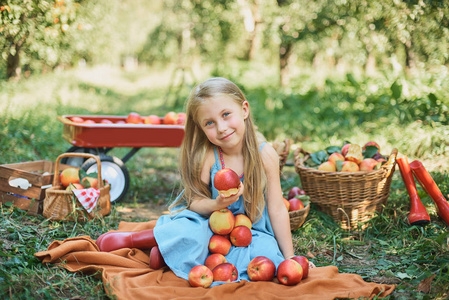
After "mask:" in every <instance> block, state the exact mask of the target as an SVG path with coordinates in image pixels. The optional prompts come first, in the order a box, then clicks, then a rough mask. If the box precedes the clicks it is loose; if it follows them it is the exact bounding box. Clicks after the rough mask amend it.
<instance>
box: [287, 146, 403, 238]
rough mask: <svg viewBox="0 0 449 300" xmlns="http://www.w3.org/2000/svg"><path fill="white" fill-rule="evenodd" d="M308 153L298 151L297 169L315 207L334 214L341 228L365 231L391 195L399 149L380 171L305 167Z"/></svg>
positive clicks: (296, 158) (296, 153) (296, 157)
mask: <svg viewBox="0 0 449 300" xmlns="http://www.w3.org/2000/svg"><path fill="white" fill-rule="evenodd" d="M308 156H309V153H307V152H305V151H304V150H302V149H300V148H299V149H297V150H296V151H295V170H296V172H297V173H298V175H299V177H300V180H301V185H302V188H303V189H304V190H305V192H306V193H307V195H309V196H310V201H311V202H312V203H313V204H315V205H316V207H317V208H318V209H319V210H321V211H323V212H325V213H327V214H329V215H330V216H332V218H333V219H334V220H335V221H336V222H337V223H340V225H341V228H343V229H350V230H363V229H365V228H366V226H367V224H366V222H367V221H369V220H370V219H371V218H372V217H373V216H374V215H375V214H376V212H380V211H382V208H383V206H384V205H385V204H386V202H387V199H388V197H389V195H390V185H391V180H392V177H393V173H394V168H395V164H396V156H397V149H394V150H393V151H392V153H391V155H390V157H389V158H388V161H387V162H386V163H385V164H384V165H383V166H382V167H381V168H380V169H378V170H374V171H369V172H368V171H364V172H326V171H320V170H316V169H312V168H308V167H305V166H304V161H306V160H307V159H308Z"/></svg>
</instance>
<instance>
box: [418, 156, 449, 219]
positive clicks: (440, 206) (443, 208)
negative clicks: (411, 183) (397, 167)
mask: <svg viewBox="0 0 449 300" xmlns="http://www.w3.org/2000/svg"><path fill="white" fill-rule="evenodd" d="M410 168H411V169H412V172H413V175H414V176H415V178H416V179H417V180H418V182H419V183H420V184H421V186H422V188H423V189H424V190H425V191H426V193H427V194H428V195H429V196H430V197H431V198H432V199H433V202H434V203H435V205H436V206H437V212H438V215H439V216H440V218H442V219H443V220H444V222H445V223H446V225H448V226H449V203H448V202H447V200H446V198H444V196H443V194H442V193H441V191H440V189H439V188H438V186H437V185H436V183H435V181H433V179H432V176H430V174H429V172H427V170H426V168H424V166H423V164H422V163H421V162H420V161H418V160H415V161H412V162H411V163H410Z"/></svg>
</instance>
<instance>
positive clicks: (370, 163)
mask: <svg viewBox="0 0 449 300" xmlns="http://www.w3.org/2000/svg"><path fill="white" fill-rule="evenodd" d="M378 163H379V162H378V161H377V160H375V159H374V158H365V159H364V160H362V162H361V163H360V165H359V168H360V171H372V170H374V167H375V166H377V164H378Z"/></svg>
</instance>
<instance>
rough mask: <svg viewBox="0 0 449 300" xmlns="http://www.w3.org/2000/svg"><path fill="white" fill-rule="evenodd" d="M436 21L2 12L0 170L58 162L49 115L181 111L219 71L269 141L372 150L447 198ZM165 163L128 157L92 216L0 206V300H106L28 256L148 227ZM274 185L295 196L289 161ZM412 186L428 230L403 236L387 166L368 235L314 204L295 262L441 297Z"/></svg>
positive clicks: (416, 6)
mask: <svg viewBox="0 0 449 300" xmlns="http://www.w3.org/2000/svg"><path fill="white" fill-rule="evenodd" d="M448 16H449V5H448V4H447V1H443V0H441V1H388V0H374V1H356V2H355V3H352V2H350V1H327V0H319V1H313V2H310V1H303V0H290V1H289V0H283V1H281V0H278V1H260V0H232V1H221V0H218V1H212V0H202V1H196V0H189V1H188V0H168V1H144V0H136V1H130V0H124V1H117V0H112V1H106V0H92V1H83V0H80V1H68V0H58V1H41V0H33V1H32V0H25V1H18V0H9V1H0V53H1V57H0V125H1V126H0V151H1V152H0V153H1V155H0V164H6V163H16V162H25V161H32V160H41V159H45V160H51V161H54V160H55V159H56V157H57V156H58V155H59V154H61V153H63V152H65V151H66V150H67V149H68V148H69V147H70V144H69V143H68V142H66V141H65V140H63V139H62V124H61V123H60V122H58V121H57V119H56V117H57V116H59V115H63V114H111V115H127V114H128V113H129V112H131V111H136V112H139V113H140V114H142V115H149V114H158V115H163V114H165V113H166V112H167V111H170V110H174V111H182V110H183V104H184V101H185V99H186V97H187V96H188V93H189V91H190V89H191V88H192V87H193V86H194V85H195V83H198V82H200V81H202V80H204V79H206V78H208V77H210V76H223V77H227V78H229V79H231V80H233V81H234V82H236V83H237V84H238V85H239V86H240V87H241V88H242V89H243V91H244V92H245V94H246V95H247V98H248V99H249V101H250V104H251V107H252V109H253V116H254V118H255V121H256V123H257V125H258V127H259V130H260V131H261V132H262V133H263V134H264V135H265V136H266V137H267V139H268V140H270V141H274V140H283V139H285V138H290V139H292V140H293V141H294V145H293V150H294V149H296V148H298V147H302V148H304V149H306V150H307V151H310V152H313V151H318V150H321V149H324V148H325V147H327V146H330V145H342V144H343V143H344V141H350V142H353V143H359V144H364V143H365V142H366V141H369V140H375V141H377V143H378V144H379V145H380V146H381V147H382V153H384V154H389V153H390V152H391V150H392V149H393V148H397V149H398V150H399V152H401V153H403V154H406V155H408V156H409V161H411V160H414V159H419V160H421V161H422V162H423V163H424V165H425V166H426V168H427V169H428V170H429V171H430V172H431V174H432V176H433V178H434V179H435V181H436V182H437V184H438V186H439V188H440V189H441V191H442V192H443V194H444V195H447V194H448V193H449V175H448V166H449V155H448V154H449V126H448V122H449V113H448V112H449V108H448V106H449V100H448V99H449V88H448V87H449V74H448V62H449V19H448ZM112 151H114V152H115V153H116V156H119V157H121V156H122V155H121V153H123V152H124V151H128V149H120V148H117V149H114V150H112ZM176 159H177V149H158V148H145V149H142V150H141V151H139V153H138V154H137V155H135V156H134V157H133V158H132V159H131V160H130V161H129V162H127V168H128V170H129V171H130V177H131V187H130V190H129V192H128V194H127V195H126V197H125V199H123V200H122V202H120V203H118V204H117V205H115V206H114V207H113V210H112V213H111V215H110V216H107V217H106V218H104V220H97V221H90V222H87V223H83V224H80V223H73V222H49V221H47V220H45V219H44V218H43V217H32V216H28V215H26V213H25V212H24V211H21V210H18V209H15V208H14V207H12V206H11V205H8V204H5V205H2V206H1V210H0V213H1V215H0V235H1V240H0V243H1V250H0V261H1V265H0V295H1V298H2V299H28V298H41V299H53V298H76V297H79V298H83V299H99V298H100V299H101V298H107V297H106V295H105V293H104V291H103V286H102V282H101V280H99V279H98V277H97V276H95V275H93V276H86V275H82V274H72V273H69V272H67V271H65V270H64V269H62V268H59V267H55V266H53V265H49V266H45V265H42V264H41V263H40V262H39V261H38V260H37V259H35V258H34V256H33V254H34V253H35V252H37V251H41V250H45V249H46V248H47V247H48V245H49V243H50V242H52V241H53V240H62V239H65V238H68V237H74V236H79V235H84V234H87V235H90V236H92V237H93V238H96V237H98V236H99V235H100V234H101V233H103V232H105V231H108V230H110V229H115V228H117V225H118V222H120V220H124V219H126V220H133V221H145V220H147V219H148V218H156V217H157V216H158V214H159V213H161V212H163V211H164V210H165V209H166V205H167V203H169V202H170V201H171V200H173V198H174V196H175V195H176V194H177V192H178V191H179V188H180V187H179V176H178V173H177V160H176ZM289 162H290V163H292V162H293V159H292V157H291V156H290V158H289ZM281 179H282V182H281V183H282V186H283V189H284V191H288V190H289V189H290V188H291V187H292V186H300V185H301V183H300V181H299V177H298V175H297V174H296V173H295V171H294V168H293V167H292V166H286V167H285V168H284V170H283V174H282V178H281ZM418 189H419V193H420V196H421V199H422V201H423V203H424V205H425V206H426V207H427V209H428V211H429V214H430V215H431V218H432V222H431V224H429V225H427V226H425V227H415V226H410V225H408V223H407V214H408V212H409V200H408V195H407V193H406V190H405V187H404V184H403V183H402V180H401V178H400V174H399V172H398V171H397V172H396V173H395V174H394V177H393V183H392V187H391V195H390V198H389V199H388V202H387V205H386V207H385V209H384V210H383V212H382V213H380V214H379V215H378V216H377V217H375V218H374V219H372V220H371V221H370V223H369V226H368V229H366V230H365V231H362V232H348V231H345V230H342V229H340V228H339V227H338V225H337V224H335V223H334V222H333V221H332V219H331V218H330V217H328V216H326V215H324V214H322V213H320V212H318V211H317V210H315V209H314V208H313V207H312V209H311V212H310V214H309V216H308V218H307V221H306V223H305V224H304V225H303V226H302V227H301V228H300V229H298V230H297V231H295V232H294V233H293V237H294V245H295V249H296V252H297V253H298V254H304V255H308V256H309V258H310V259H311V260H312V261H313V262H314V263H315V264H316V265H317V266H325V265H335V266H337V267H339V269H340V272H351V273H357V274H360V275H361V276H362V277H363V278H364V279H365V280H367V281H374V282H383V283H389V284H396V285H397V288H396V290H395V291H394V293H393V295H391V296H389V297H388V298H390V299H410V298H413V299H446V298H447V297H448V296H449V294H448V289H447V286H449V280H448V278H449V258H448V257H449V232H448V227H447V225H445V224H444V223H443V222H442V221H441V219H439V218H438V216H437V214H436V211H435V206H434V205H433V202H432V200H431V199H430V198H429V197H428V196H427V195H426V194H425V193H424V192H423V191H422V190H421V189H420V187H419V186H418ZM143 212H147V213H143Z"/></svg>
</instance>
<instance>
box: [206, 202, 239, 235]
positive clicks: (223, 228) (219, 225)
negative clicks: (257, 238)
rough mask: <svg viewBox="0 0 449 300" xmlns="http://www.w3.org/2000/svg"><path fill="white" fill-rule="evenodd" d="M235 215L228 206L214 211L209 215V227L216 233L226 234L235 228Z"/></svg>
mask: <svg viewBox="0 0 449 300" xmlns="http://www.w3.org/2000/svg"><path fill="white" fill-rule="evenodd" d="M234 224H235V217H234V215H233V214H232V212H231V211H230V210H229V209H227V208H222V209H219V210H216V211H214V212H213V213H212V214H211V215H210V217H209V227H210V229H211V230H212V232H213V233H215V234H220V235H226V234H228V233H231V231H232V229H234Z"/></svg>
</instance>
